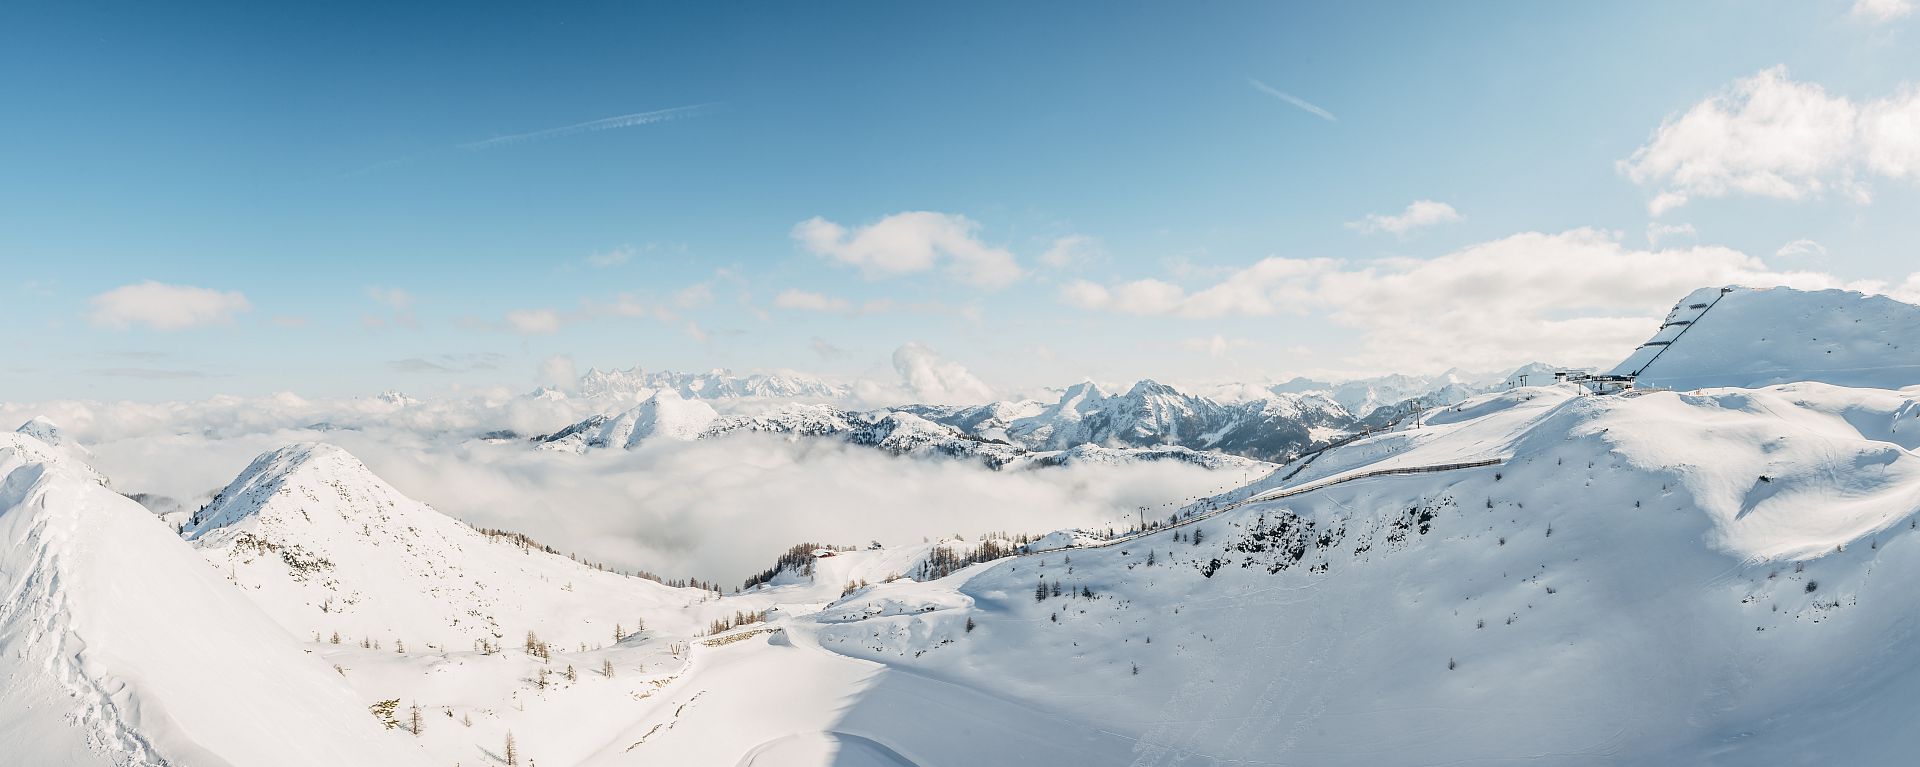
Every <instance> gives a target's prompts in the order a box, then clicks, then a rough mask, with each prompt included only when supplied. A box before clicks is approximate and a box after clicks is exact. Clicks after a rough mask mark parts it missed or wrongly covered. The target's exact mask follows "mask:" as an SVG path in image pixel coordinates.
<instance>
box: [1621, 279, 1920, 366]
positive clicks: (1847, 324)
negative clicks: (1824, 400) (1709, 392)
mask: <svg viewBox="0 0 1920 767" xmlns="http://www.w3.org/2000/svg"><path fill="white" fill-rule="evenodd" d="M1916 329H1920V306H1914V305H1912V304H1906V303H1902V302H1899V301H1895V300H1893V299H1891V298H1888V297H1886V296H1868V295H1863V294H1860V293H1855V292H1853V291H1846V290H1821V291H1803V290H1793V289H1791V288H1768V289H1764V290H1754V289H1750V288H1740V287H1729V288H1701V289H1700V290H1696V291H1694V292H1692V293H1690V294H1688V295H1687V297H1686V298H1683V299H1681V300H1680V303H1678V304H1675V305H1674V307H1673V310H1672V311H1671V312H1668V314H1667V317H1666V320H1665V321H1664V322H1662V323H1661V326H1660V329H1659V330H1658V331H1657V332H1655V333H1654V335H1653V338H1652V339H1651V340H1649V341H1648V342H1647V343H1646V344H1645V345H1643V346H1641V347H1640V348H1639V349H1637V350H1635V351H1634V352H1633V354H1631V355H1629V356H1628V357H1627V358H1626V359H1625V360H1623V361H1621V363H1620V364H1619V365H1616V366H1615V367H1614V368H1613V370H1612V371H1609V372H1610V374H1612V375H1636V374H1637V375H1638V376H1639V383H1640V384H1641V385H1643V386H1659V387H1664V388H1670V389H1699V388H1705V387H1713V386H1738V387H1749V388H1750V387H1756V386H1766V385H1769V384H1775V383H1785V382H1792V381H1823V382H1826V383H1831V384H1838V385H1841V386H1863V387H1877V388H1884V389H1898V388H1901V387H1904V386H1912V385H1915V384H1920V336H1916V335H1915V331H1916Z"/></svg>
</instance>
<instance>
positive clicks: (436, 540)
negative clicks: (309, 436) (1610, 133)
mask: <svg viewBox="0 0 1920 767" xmlns="http://www.w3.org/2000/svg"><path fill="white" fill-rule="evenodd" d="M182 535H183V536H185V537H186V539H187V540H188V541H190V542H192V544H193V545H194V546H195V547H196V548H198V549H200V551H201V553H202V554H204V555H205V556H206V558H207V559H208V560H210V561H212V562H213V563H214V564H215V566H216V567H217V568H218V569H219V570H220V571H221V572H223V573H225V574H226V575H227V576H228V577H229V578H230V579H231V580H233V581H234V582H235V583H237V584H239V585H240V586H241V587H242V589H243V590H244V591H245V593H246V594H247V595H248V596H249V597H252V598H253V599H254V600H255V601H256V602H257V603H258V604H259V605H260V607H261V608H262V609H263V610H265V611H266V612H267V613H268V614H269V615H271V616H273V617H274V619H275V620H277V621H279V622H280V623H281V624H282V625H283V626H285V627H286V628H287V630H288V631H291V632H293V633H294V634H296V635H298V636H302V637H313V636H321V637H327V638H331V636H332V635H333V634H334V633H335V632H338V633H339V634H340V635H342V636H343V637H346V638H347V639H348V640H349V641H358V640H362V639H368V638H371V639H378V640H382V641H384V642H386V643H389V644H391V643H392V642H394V641H395V640H398V641H402V642H407V643H412V644H414V645H415V646H417V647H420V648H422V649H425V648H427V647H429V646H433V647H438V648H441V649H448V648H452V649H460V648H469V647H471V646H473V645H474V644H475V643H477V642H481V641H484V642H487V643H492V644H497V643H499V642H501V641H503V640H504V641H514V640H517V639H518V638H520V637H521V636H523V635H524V634H525V633H526V632H527V631H536V632H537V633H538V634H539V635H540V636H541V637H542V638H544V639H546V640H548V641H553V642H562V643H569V644H572V643H578V642H604V641H608V640H609V638H610V637H611V635H612V633H613V629H614V627H615V626H616V625H618V624H621V623H624V624H626V625H633V623H634V621H635V617H636V616H638V615H642V614H649V613H660V615H659V618H658V620H659V621H660V622H661V624H662V625H663V626H672V625H677V624H676V623H675V622H674V620H675V619H674V617H673V615H671V614H669V610H671V609H674V608H678V607H681V606H684V605H685V604H686V603H688V602H690V601H693V600H697V599H700V598H702V595H703V592H700V591H698V590H693V589H674V588H668V587H666V586H662V585H660V584H658V583H654V582H652V581H648V580H645V579H641V578H632V577H626V576H622V575H618V574H615V573H611V572H606V571H601V570H596V569H594V568H590V567H587V566H585V565H582V564H580V563H577V562H574V561H572V560H569V559H567V558H565V557H561V556H558V555H554V554H548V553H545V552H542V551H539V550H535V549H530V548H525V547H523V546H520V545H518V544H517V543H515V542H514V541H513V540H512V539H509V538H496V537H492V536H488V535H486V534H483V533H481V532H479V531H476V530H474V529H473V528H471V527H469V526H467V525H466V524H465V523H462V522H460V521H458V520H455V519H452V518H451V517H447V516H446V515H443V514H441V513H440V512H438V511H435V510H434V509H433V508H432V507H429V506H427V505H426V504H423V503H420V502H418V501H414V500H412V499H410V498H407V497H406V496H404V495H402V494H400V493H399V491H397V490H394V489H393V487H392V486H390V485H388V484H387V483H385V482H383V481H381V480H380V478H378V477H376V476H374V475H373V473H372V472H370V471H368V470H367V468H366V466H364V465H362V464H361V463H360V461H359V460H357V459H355V458H354V457H353V456H352V455H350V454H348V453H347V451H345V450H342V449H340V448H338V447H334V446H331V445H326V444H320V443H305V444H298V445H291V446H288V447H285V448H282V449H280V450H275V451H272V452H269V453H266V454H264V455H262V456H260V457H259V458H258V459H256V460H255V461H254V462H253V464H252V465H250V466H248V467H247V469H246V471H244V472H242V473H241V474H240V476H239V477H237V478H236V479H234V481H233V482H232V483H231V484H229V485H228V486H227V487H226V488H225V489H224V490H222V491H221V492H220V494H219V495H218V496H217V497H215V499H214V500H213V501H212V502H211V503H209V504H208V505H207V506H206V507H205V508H203V509H201V510H200V511H198V512H196V513H195V514H194V515H193V518H192V520H191V522H190V523H189V525H188V526H187V528H186V529H185V530H184V531H182ZM650 619H651V618H650Z"/></svg>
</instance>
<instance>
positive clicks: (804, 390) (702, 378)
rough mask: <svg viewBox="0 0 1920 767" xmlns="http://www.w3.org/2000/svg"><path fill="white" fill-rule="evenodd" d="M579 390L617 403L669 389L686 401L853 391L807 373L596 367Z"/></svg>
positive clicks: (815, 395)
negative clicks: (694, 371)
mask: <svg viewBox="0 0 1920 767" xmlns="http://www.w3.org/2000/svg"><path fill="white" fill-rule="evenodd" d="M578 388H579V391H580V393H581V394H582V395H584V396H587V397H605V398H610V399H615V400H628V401H632V400H635V399H642V398H645V397H647V396H649V395H650V394H652V393H653V392H655V391H659V390H669V391H672V392H675V393H677V394H679V395H680V396H681V397H683V398H686V399H705V400H719V399H747V398H763V399H796V398H817V399H842V398H845V397H846V396H847V394H848V392H849V389H848V388H847V387H846V386H845V385H842V384H837V383H833V382H830V381H827V380H826V379H823V378H819V377H816V376H810V375H806V374H804V373H792V372H782V373H774V374H767V373H753V374H749V375H744V376H742V375H735V374H734V373H733V372H732V371H730V370H710V371H707V372H705V373H681V372H675V371H671V370H656V371H653V372H651V373H649V372H647V371H646V370H644V369H641V368H637V367H635V368H629V369H627V370H604V371H603V370H600V369H598V368H594V369H591V370H588V371H587V372H586V373H585V374H584V375H582V376H580V381H579V384H578Z"/></svg>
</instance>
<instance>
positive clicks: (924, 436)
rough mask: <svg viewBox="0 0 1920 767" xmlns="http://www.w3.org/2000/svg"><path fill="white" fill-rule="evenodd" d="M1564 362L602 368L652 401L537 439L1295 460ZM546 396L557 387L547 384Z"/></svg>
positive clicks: (596, 389)
mask: <svg viewBox="0 0 1920 767" xmlns="http://www.w3.org/2000/svg"><path fill="white" fill-rule="evenodd" d="M1555 370H1557V368H1554V367H1552V366H1549V365H1545V364H1540V363H1535V364H1532V365H1527V366H1525V367H1522V368H1520V369H1518V370H1515V371H1513V372H1512V373H1509V374H1507V375H1505V376H1480V377H1472V376H1467V375H1464V374H1461V373H1458V372H1457V371H1449V372H1447V373H1444V374H1441V375H1438V376H1404V375H1395V376H1385V377H1381V378H1373V379H1366V380H1361V381H1351V382H1347V383H1343V384H1331V383H1323V382H1317V381H1309V380H1306V379H1294V380H1292V381H1289V382H1287V383H1284V384H1279V385H1276V386H1272V387H1269V388H1267V389H1265V390H1264V394H1263V395H1262V396H1256V397H1253V398H1237V399H1226V398H1213V397H1207V396H1204V395H1200V394H1194V393H1191V392H1187V391H1183V390H1181V389H1178V388H1175V387H1173V386H1170V385H1167V384H1164V383H1160V382H1157V381H1153V380H1142V381H1139V382H1136V383H1135V384H1133V386H1131V387H1130V388H1128V389H1127V390H1126V391H1125V392H1123V393H1111V392H1108V391H1107V390H1105V389H1103V388H1101V387H1100V385H1099V384H1096V383H1093V382H1091V381H1087V382H1082V383H1078V384H1074V385H1072V386H1068V387H1066V388H1065V389H1063V390H1062V391H1061V394H1060V397H1059V399H1058V400H1056V401H1053V402H1046V401H1041V400H1032V399H1028V400H1014V401H1001V402H991V403H986V404H979V405H902V406H897V407H892V408H882V409H877V410H859V409H852V408H847V407H842V406H839V405H836V404H827V403H821V402H807V401H805V400H807V399H827V400H830V401H841V400H843V399H844V395H845V394H846V389H845V387H841V386H838V385H836V384H831V383H828V382H826V381H824V380H822V379H817V378H811V377H805V376H793V375H780V376H768V375H754V376H746V377H741V376H734V375H732V374H730V373H727V372H725V371H713V372H710V373H703V374H692V375H689V374H680V373H672V372H655V373H645V372H643V371H641V370H640V369H638V368H635V369H633V370H629V371H613V372H611V373H602V372H600V371H597V370H595V371H589V372H588V373H587V375H586V376H583V377H582V378H581V384H580V390H581V391H582V392H583V393H589V394H590V395H591V396H598V397H606V396H613V397H614V398H615V399H620V398H624V397H626V396H642V395H644V398H643V401H642V402H640V403H639V404H638V405H636V406H634V407H632V408H629V409H627V410H625V411H622V412H617V413H609V414H600V415H594V416H591V417H589V418H586V419H584V420H582V421H579V422H577V423H574V424H571V425H569V426H567V427H566V428H563V429H560V430H558V431H556V432H553V433H551V434H547V435H542V436H539V437H535V438H534V441H535V442H537V443H539V444H540V445H541V446H542V447H544V448H547V449H557V450H567V451H574V452H583V451H586V450H591V449H601V448H610V447H611V448H633V447H636V446H638V445H639V444H640V443H642V442H644V441H646V440H648V439H651V438H654V437H656V436H665V437H671V438H674V439H680V440H691V439H710V438H714V437H719V436H723V435H727V434H734V433H743V432H761V433H771V434H781V435H786V436H790V437H834V438H839V439H842V440H844V441H846V442H849V443H851V444H856V445H865V446H871V447H876V448H880V449H884V450H887V451H889V452H892V453H895V454H900V455H944V456H948V457H956V458H968V459H978V460H981V461H983V462H985V463H986V464H987V465H989V466H992V467H994V468H1003V467H1007V466H1010V465H1014V464H1017V463H1023V462H1033V463H1037V464H1039V465H1055V464H1058V463H1062V462H1071V461H1072V458H1070V457H1062V456H1055V455H1051V454H1055V453H1061V452H1062V451H1067V450H1071V449H1073V448H1078V447H1081V446H1093V447H1099V448H1106V449H1108V450H1111V451H1120V452H1115V453H1108V454H1106V455H1105V459H1107V460H1129V459H1130V458H1129V456H1130V455H1131V454H1130V453H1128V452H1126V451H1130V450H1137V449H1158V450H1157V451H1156V452H1154V453H1152V456H1151V459H1152V460H1169V459H1171V460H1184V461H1188V462H1192V463H1196V464H1200V465H1206V466H1209V467H1215V468H1217V467H1218V466H1219V465H1221V459H1219V458H1208V457H1205V456H1207V455H1224V456H1237V457H1240V458H1245V459H1252V460H1254V461H1263V462H1283V461H1287V460H1291V459H1293V458H1295V457H1298V456H1299V455H1301V454H1303V453H1305V452H1307V451H1309V450H1311V449H1313V448H1314V447H1315V446H1316V445H1324V444H1326V443H1328V442H1331V441H1333V440H1335V439H1339V438H1341V437H1343V436H1346V435H1349V434H1352V433H1356V432H1358V431H1364V430H1367V429H1370V428H1377V427H1379V426H1383V425H1385V424H1387V423H1391V422H1393V421H1395V420H1397V419H1399V418H1401V417H1404V416H1405V415H1407V414H1409V413H1411V412H1414V411H1416V410H1419V409H1421V408H1425V407H1435V406H1440V405H1449V404H1453V403H1455V402H1459V401H1461V400H1464V399H1466V398H1468V397H1470V396H1473V395H1475V394H1480V393H1484V392H1488V391H1496V390H1499V389H1503V388H1509V387H1510V386H1512V385H1515V384H1516V383H1522V382H1531V383H1536V384H1538V383H1550V382H1552V380H1553V378H1552V373H1553V371H1555ZM1530 379H1537V380H1530ZM1243 388H1244V387H1243ZM536 394H537V395H538V396H547V395H546V394H545V390H543V391H542V392H540V393H536ZM750 397H757V398H769V399H784V400H790V401H789V402H786V403H783V404H781V405H779V406H776V407H773V408H771V409H767V410H763V411H758V412H753V413H749V414H729V415H721V414H719V413H718V412H717V411H715V410H714V408H713V407H712V406H710V405H708V404H706V401H711V400H719V399H744V398H750ZM792 400H799V401H792ZM1167 448H1179V449H1183V450H1185V451H1186V452H1184V453H1183V452H1180V451H1178V450H1166V449H1167ZM1229 463H1232V462H1229ZM1234 465H1235V466H1236V467H1237V466H1239V465H1240V464H1237V463H1236V464H1234Z"/></svg>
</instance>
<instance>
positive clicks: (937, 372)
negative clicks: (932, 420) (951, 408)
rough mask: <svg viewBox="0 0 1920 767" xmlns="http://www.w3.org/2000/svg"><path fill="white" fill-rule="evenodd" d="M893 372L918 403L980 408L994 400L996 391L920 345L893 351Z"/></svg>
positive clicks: (960, 367)
mask: <svg viewBox="0 0 1920 767" xmlns="http://www.w3.org/2000/svg"><path fill="white" fill-rule="evenodd" d="M893 369H894V370H895V371H896V372H898V373H899V374H900V382H901V384H902V385H903V386H904V387H905V388H906V391H907V393H908V394H909V395H910V396H911V397H912V398H913V401H915V402H924V403H928V404H934V405H945V404H957V405H977V404H980V403H983V402H991V401H992V400H993V387H991V386H988V385H987V384H986V382H985V381H982V380H980V379H979V378H977V377H975V376H974V375H973V373H971V372H968V371H967V369H966V368H965V367H964V366H962V365H961V364H960V363H958V362H954V361H952V360H949V359H946V358H943V357H941V356H940V355H939V354H936V353H935V352H934V351H933V350H932V349H929V348H927V347H925V346H923V345H921V344H917V343H908V344H904V345H902V346H901V347H900V348H898V349H895V350H894V351H893Z"/></svg>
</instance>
